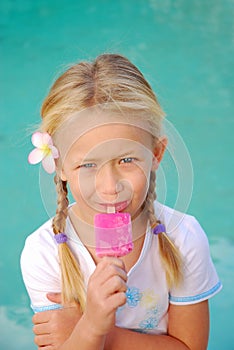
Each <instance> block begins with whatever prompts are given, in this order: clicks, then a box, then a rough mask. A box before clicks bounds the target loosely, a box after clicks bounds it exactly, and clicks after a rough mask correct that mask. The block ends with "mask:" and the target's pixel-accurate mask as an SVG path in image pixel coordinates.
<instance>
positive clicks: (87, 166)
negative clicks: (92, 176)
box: [78, 163, 96, 169]
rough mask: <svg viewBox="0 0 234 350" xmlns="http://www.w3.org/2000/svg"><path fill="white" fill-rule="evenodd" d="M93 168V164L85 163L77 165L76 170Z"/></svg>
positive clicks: (94, 165)
mask: <svg viewBox="0 0 234 350" xmlns="http://www.w3.org/2000/svg"><path fill="white" fill-rule="evenodd" d="M95 167H96V164H95V163H86V164H81V165H79V167H78V169H91V168H95Z"/></svg>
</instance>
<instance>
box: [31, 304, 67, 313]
mask: <svg viewBox="0 0 234 350" xmlns="http://www.w3.org/2000/svg"><path fill="white" fill-rule="evenodd" d="M31 308H32V310H33V311H34V312H35V313H37V312H42V311H49V310H58V309H62V305H61V304H51V305H46V306H34V305H31Z"/></svg>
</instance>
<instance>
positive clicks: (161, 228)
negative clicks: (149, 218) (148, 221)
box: [153, 224, 166, 235]
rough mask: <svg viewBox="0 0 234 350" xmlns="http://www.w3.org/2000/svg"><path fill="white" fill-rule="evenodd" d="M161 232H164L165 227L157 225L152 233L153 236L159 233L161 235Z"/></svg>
mask: <svg viewBox="0 0 234 350" xmlns="http://www.w3.org/2000/svg"><path fill="white" fill-rule="evenodd" d="M162 232H166V228H165V225H163V224H158V225H157V226H155V227H154V228H153V233H154V234H155V235H158V234H159V233H162Z"/></svg>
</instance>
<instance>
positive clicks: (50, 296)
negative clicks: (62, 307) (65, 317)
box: [46, 292, 62, 304]
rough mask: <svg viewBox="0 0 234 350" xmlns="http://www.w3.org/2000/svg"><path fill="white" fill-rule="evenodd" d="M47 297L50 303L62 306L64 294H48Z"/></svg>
mask: <svg viewBox="0 0 234 350" xmlns="http://www.w3.org/2000/svg"><path fill="white" fill-rule="evenodd" d="M46 297H47V299H48V300H49V301H52V303H56V304H62V294H61V293H52V292H51V293H47V294H46Z"/></svg>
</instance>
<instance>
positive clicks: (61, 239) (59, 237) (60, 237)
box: [54, 233, 67, 244]
mask: <svg viewBox="0 0 234 350" xmlns="http://www.w3.org/2000/svg"><path fill="white" fill-rule="evenodd" d="M54 239H55V240H56V242H57V243H58V244H61V243H66V242H67V235H65V233H58V234H57V235H54Z"/></svg>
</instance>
